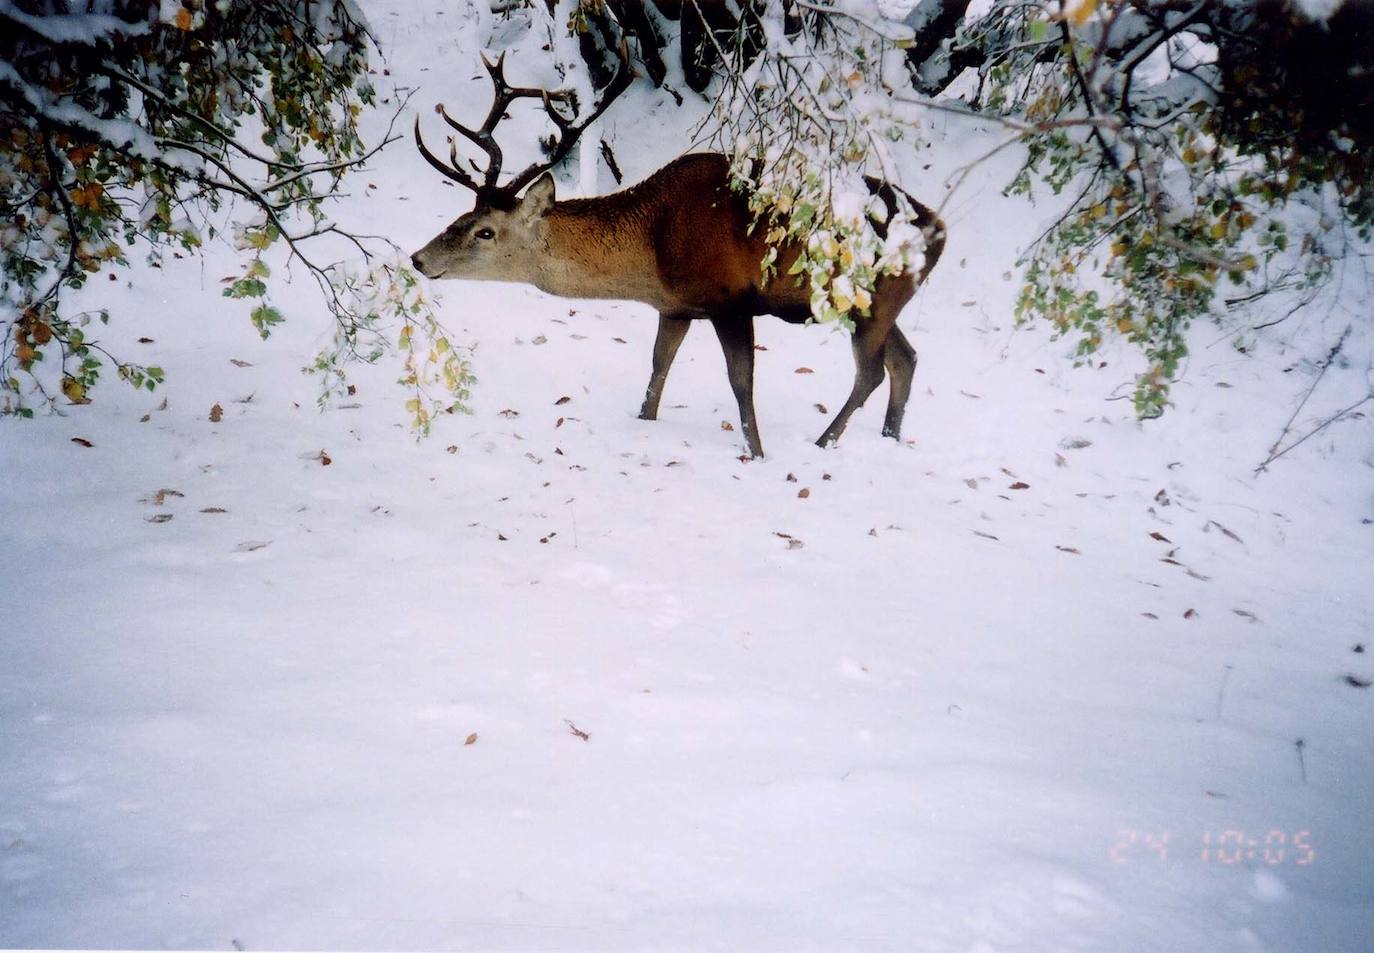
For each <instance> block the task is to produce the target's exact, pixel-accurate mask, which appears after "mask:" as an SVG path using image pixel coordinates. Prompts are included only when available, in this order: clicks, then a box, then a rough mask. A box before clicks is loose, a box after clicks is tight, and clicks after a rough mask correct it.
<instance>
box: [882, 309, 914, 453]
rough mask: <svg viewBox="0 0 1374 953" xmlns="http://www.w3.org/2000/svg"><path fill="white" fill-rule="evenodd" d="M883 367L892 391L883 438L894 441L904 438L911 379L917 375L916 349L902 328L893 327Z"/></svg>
mask: <svg viewBox="0 0 1374 953" xmlns="http://www.w3.org/2000/svg"><path fill="white" fill-rule="evenodd" d="M883 366H884V367H885V368H887V375H888V380H889V381H890V382H891V384H890V385H889V386H890V387H891V391H890V392H889V394H888V398H887V417H886V418H885V419H884V421H883V436H884V437H891V438H892V439H893V440H900V439H901V438H902V417H903V415H905V413H906V402H907V399H908V398H909V397H910V396H911V378H912V375H914V374H915V373H916V349H915V348H914V347H912V346H911V342H910V341H908V340H907V339H906V335H904V334H903V333H902V331H901V329H900V328H898V327H895V326H894V327H893V328H892V330H891V331H890V332H888V336H887V346H886V347H885V348H884V349H883Z"/></svg>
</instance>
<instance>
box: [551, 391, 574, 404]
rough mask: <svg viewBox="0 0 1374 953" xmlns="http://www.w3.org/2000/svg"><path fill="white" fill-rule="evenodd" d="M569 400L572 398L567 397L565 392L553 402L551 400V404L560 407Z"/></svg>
mask: <svg viewBox="0 0 1374 953" xmlns="http://www.w3.org/2000/svg"><path fill="white" fill-rule="evenodd" d="M570 400H572V398H571V397H569V396H567V395H566V394H565V395H563V396H562V397H560V398H558V399H557V400H556V401H554V402H553V405H554V406H555V407H561V406H562V405H564V404H566V403H567V402H568V401H570Z"/></svg>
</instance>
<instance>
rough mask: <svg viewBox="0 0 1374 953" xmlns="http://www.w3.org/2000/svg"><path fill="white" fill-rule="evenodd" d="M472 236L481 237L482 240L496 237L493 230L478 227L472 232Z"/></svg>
mask: <svg viewBox="0 0 1374 953" xmlns="http://www.w3.org/2000/svg"><path fill="white" fill-rule="evenodd" d="M473 237H474V238H480V239H482V240H483V241H486V240H488V239H492V238H495V237H496V233H495V232H493V231H492V230H491V229H489V228H479V229H477V231H475V232H473Z"/></svg>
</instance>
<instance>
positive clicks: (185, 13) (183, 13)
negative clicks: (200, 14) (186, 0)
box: [176, 7, 191, 30]
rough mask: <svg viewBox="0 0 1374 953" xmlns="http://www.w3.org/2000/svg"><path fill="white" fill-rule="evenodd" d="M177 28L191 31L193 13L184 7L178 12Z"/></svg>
mask: <svg viewBox="0 0 1374 953" xmlns="http://www.w3.org/2000/svg"><path fill="white" fill-rule="evenodd" d="M176 26H177V29H178V30H190V29H191V11H190V10H187V9H186V8H185V7H182V8H181V9H180V10H178V11H177V18H176Z"/></svg>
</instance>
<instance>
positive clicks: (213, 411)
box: [210, 404, 224, 424]
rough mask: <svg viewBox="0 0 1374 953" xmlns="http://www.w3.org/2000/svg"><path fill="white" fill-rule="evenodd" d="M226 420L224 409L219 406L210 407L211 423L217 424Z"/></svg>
mask: <svg viewBox="0 0 1374 953" xmlns="http://www.w3.org/2000/svg"><path fill="white" fill-rule="evenodd" d="M223 419H224V408H223V407H221V406H220V405H219V404H214V405H213V406H211V407H210V423H212V424H217V423H219V422H220V421H221V420H223Z"/></svg>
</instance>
